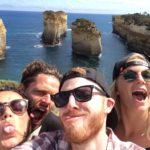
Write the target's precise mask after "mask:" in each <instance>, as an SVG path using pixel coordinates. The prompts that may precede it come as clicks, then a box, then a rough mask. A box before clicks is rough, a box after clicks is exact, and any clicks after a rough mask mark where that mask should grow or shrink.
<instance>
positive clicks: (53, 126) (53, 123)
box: [40, 112, 62, 133]
mask: <svg viewBox="0 0 150 150" xmlns="http://www.w3.org/2000/svg"><path fill="white" fill-rule="evenodd" d="M59 129H62V126H61V123H60V119H59V117H58V116H56V115H55V114H53V113H52V112H49V113H48V114H47V116H46V117H45V118H44V120H43V122H42V128H41V130H40V133H42V132H47V131H55V130H59Z"/></svg>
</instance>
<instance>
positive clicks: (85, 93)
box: [51, 85, 106, 107]
mask: <svg viewBox="0 0 150 150" xmlns="http://www.w3.org/2000/svg"><path fill="white" fill-rule="evenodd" d="M93 88H95V89H96V90H98V91H99V92H100V93H103V94H104V92H103V90H101V89H100V88H97V87H96V86H94V85H85V86H80V87H77V88H75V89H73V90H70V91H62V92H59V93H57V94H55V95H51V98H52V100H53V101H54V103H55V105H56V107H64V106H65V105H67V103H68V101H69V97H70V94H71V93H72V94H73V96H74V97H75V100H76V101H78V102H87V101H89V100H90V99H91V97H92V92H93ZM105 95H106V94H105Z"/></svg>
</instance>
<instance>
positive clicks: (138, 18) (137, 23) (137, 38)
mask: <svg viewBox="0 0 150 150" xmlns="http://www.w3.org/2000/svg"><path fill="white" fill-rule="evenodd" d="M113 33H116V34H118V35H119V36H120V37H121V38H123V39H124V40H125V41H126V43H127V46H128V48H129V49H130V50H132V51H135V52H139V53H143V54H146V55H149V56H150V16H149V15H141V14H133V15H121V16H113Z"/></svg>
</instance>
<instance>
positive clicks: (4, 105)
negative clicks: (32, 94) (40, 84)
mask: <svg viewBox="0 0 150 150" xmlns="http://www.w3.org/2000/svg"><path fill="white" fill-rule="evenodd" d="M14 101H19V102H21V101H24V102H25V104H26V105H25V108H26V110H27V109H28V103H29V101H28V100H27V99H14V100H12V101H10V102H4V103H0V105H2V108H3V112H2V113H1V112H0V117H1V116H3V115H4V113H5V111H6V106H7V107H9V108H10V109H11V111H12V112H13V113H15V114H17V115H22V114H23V113H24V112H25V111H24V112H20V113H18V112H16V111H15V110H13V107H12V106H11V104H12V103H13V102H14ZM0 108H1V106H0ZM0 111H1V109H0Z"/></svg>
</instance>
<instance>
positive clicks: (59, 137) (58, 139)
mask: <svg viewBox="0 0 150 150" xmlns="http://www.w3.org/2000/svg"><path fill="white" fill-rule="evenodd" d="M59 147H63V148H64V150H65V149H66V150H67V149H68V147H69V143H68V142H67V141H65V138H64V133H63V131H61V130H58V131H55V132H45V133H42V134H40V135H39V136H36V137H35V138H34V139H33V140H31V141H28V142H25V143H23V144H22V145H20V146H17V147H15V148H14V149H12V150H24V149H28V150H31V149H32V150H34V149H35V150H36V149H38V150H43V149H45V150H46V149H47V150H48V149H51V150H53V149H56V148H58V149H59Z"/></svg>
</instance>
